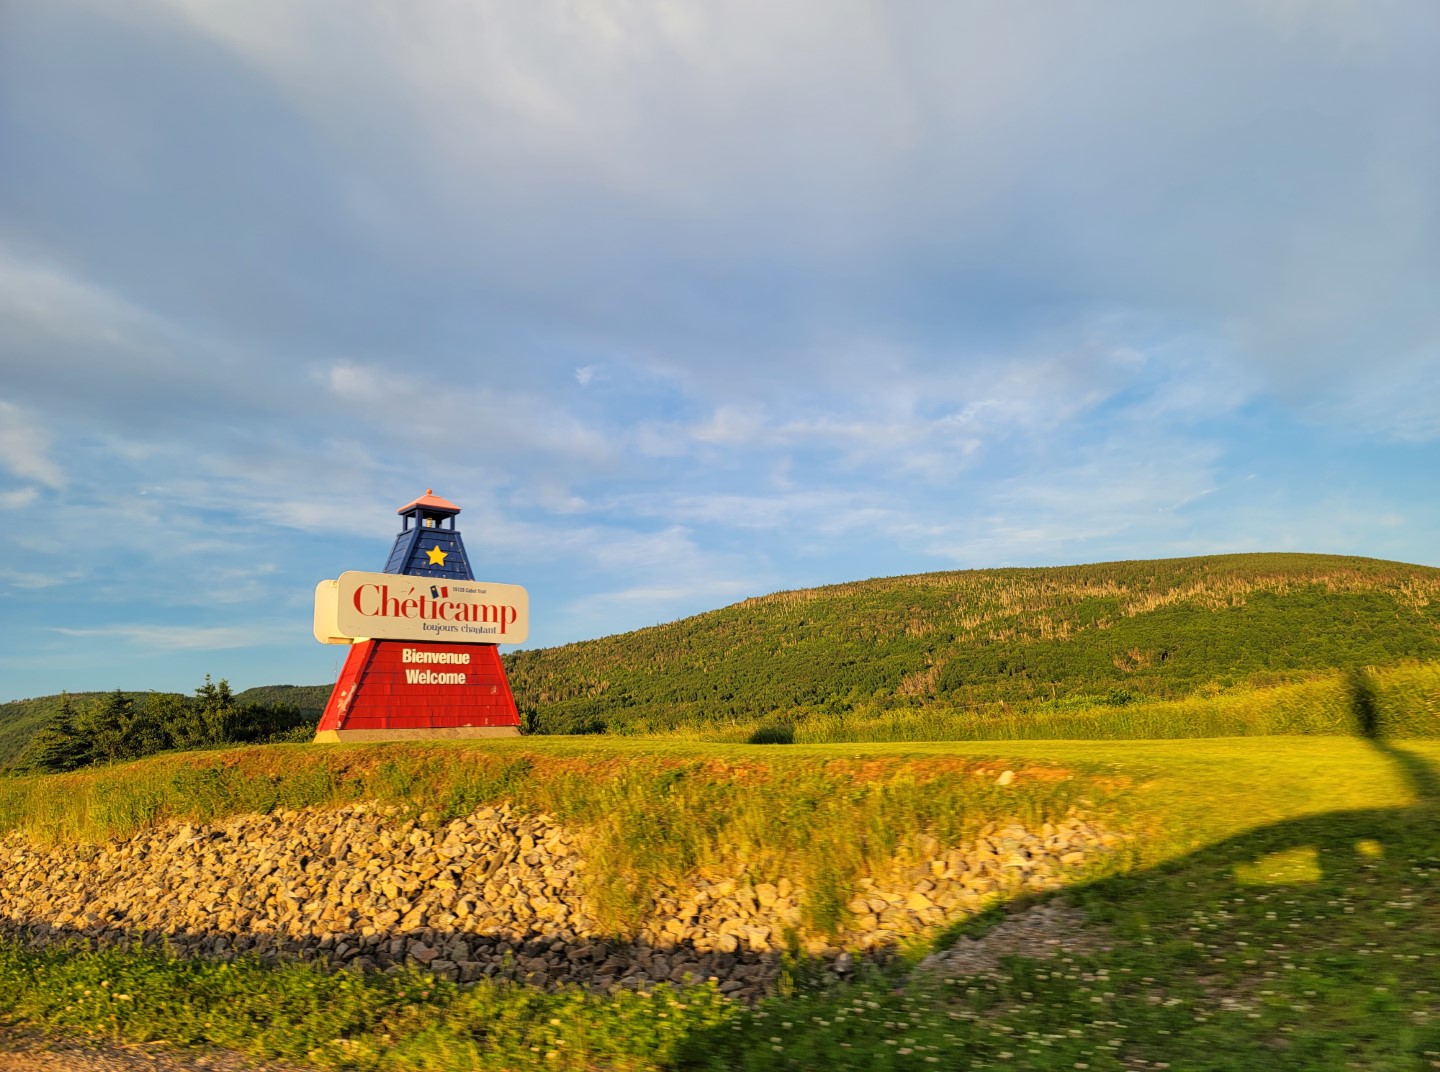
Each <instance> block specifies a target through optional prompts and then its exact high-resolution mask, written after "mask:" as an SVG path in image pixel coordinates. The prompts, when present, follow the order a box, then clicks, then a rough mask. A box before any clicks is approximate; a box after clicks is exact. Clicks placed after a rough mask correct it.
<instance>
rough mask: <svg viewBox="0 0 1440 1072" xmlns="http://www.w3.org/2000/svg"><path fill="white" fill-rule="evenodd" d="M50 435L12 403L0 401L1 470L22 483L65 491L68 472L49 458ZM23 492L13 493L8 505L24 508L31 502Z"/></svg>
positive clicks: (47, 430) (36, 421) (46, 429)
mask: <svg viewBox="0 0 1440 1072" xmlns="http://www.w3.org/2000/svg"><path fill="white" fill-rule="evenodd" d="M51 438H52V437H51V435H50V431H49V429H48V428H46V427H44V426H43V425H42V424H41V423H40V422H39V421H38V420H36V419H35V418H34V417H33V416H31V415H30V414H28V413H26V412H25V411H23V410H21V409H20V407H19V406H16V405H13V404H12V403H9V402H5V401H0V468H3V469H5V470H6V471H8V472H9V473H10V474H11V475H12V476H15V477H18V478H19V479H21V480H33V481H35V482H37V483H39V484H43V485H44V486H45V487H47V488H52V489H59V488H63V487H64V486H65V485H66V483H67V481H66V479H65V472H64V470H62V469H61V468H60V466H59V465H57V464H56V463H55V462H54V461H53V460H51V458H50V441H51ZM26 494H28V493H27V492H26V491H24V490H22V491H19V492H13V493H11V501H10V502H8V503H7V505H11V506H23V505H25V503H26V502H28V501H30V500H28V499H25V498H24V496H25V495H26Z"/></svg>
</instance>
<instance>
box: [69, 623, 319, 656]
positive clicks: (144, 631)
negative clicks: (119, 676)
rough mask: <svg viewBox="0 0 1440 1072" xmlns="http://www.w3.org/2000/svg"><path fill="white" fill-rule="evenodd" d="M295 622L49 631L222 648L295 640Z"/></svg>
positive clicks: (152, 645)
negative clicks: (293, 636) (293, 635)
mask: <svg viewBox="0 0 1440 1072" xmlns="http://www.w3.org/2000/svg"><path fill="white" fill-rule="evenodd" d="M295 631H296V630H295V623H294V622H289V621H286V622H269V623H263V624H262V623H252V624H248V625H225V626H209V627H194V626H182V625H107V626H102V627H99V628H95V629H75V628H68V627H63V626H51V627H50V632H52V633H59V634H61V635H62V636H67V637H74V638H76V639H86V640H89V639H104V640H119V641H122V642H124V643H126V644H130V645H133V646H135V647H137V648H141V649H145V650H148V651H223V650H225V649H230V648H264V647H272V646H274V645H277V644H286V645H288V644H292V643H293V642H294V641H293V639H292V636H291V634H293V633H294V632H295Z"/></svg>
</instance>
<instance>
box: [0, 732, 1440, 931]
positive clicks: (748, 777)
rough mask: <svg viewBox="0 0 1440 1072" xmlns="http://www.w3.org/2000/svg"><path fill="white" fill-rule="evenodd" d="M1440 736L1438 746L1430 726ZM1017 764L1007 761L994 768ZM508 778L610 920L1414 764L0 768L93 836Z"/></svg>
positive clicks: (981, 758) (1298, 743)
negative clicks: (1043, 828)
mask: <svg viewBox="0 0 1440 1072" xmlns="http://www.w3.org/2000/svg"><path fill="white" fill-rule="evenodd" d="M1427 747H1431V748H1432V749H1433V748H1434V747H1440V746H1427ZM1004 770H1013V771H1015V772H1016V777H1015V779H1014V781H1013V782H1012V783H1011V784H1009V785H1003V786H1002V785H999V784H997V775H998V774H999V773H1000V772H1002V771H1004ZM500 799H508V800H511V801H513V802H515V803H516V804H518V805H519V806H520V807H522V808H526V809H531V810H534V811H544V812H547V813H549V814H551V815H553V816H556V817H557V818H559V819H560V820H561V821H563V822H565V823H567V824H569V825H572V826H574V827H575V828H576V829H577V830H578V831H579V832H580V833H581V836H582V838H583V839H584V840H585V842H586V845H587V850H586V851H587V857H588V858H589V860H590V866H589V869H588V874H589V881H590V882H591V883H592V887H591V888H592V891H593V894H594V896H595V897H596V898H597V901H598V902H599V907H600V908H601V910H602V912H603V914H604V915H605V916H606V917H607V919H608V920H609V921H610V922H611V923H612V924H613V925H614V926H616V927H617V928H621V929H623V928H624V927H625V926H626V924H627V922H628V921H629V920H632V919H634V918H635V917H636V915H637V914H639V913H642V912H644V911H645V910H646V908H647V906H648V903H649V901H648V898H649V894H650V890H651V888H652V886H653V884H654V881H655V880H666V881H677V880H680V879H683V878H684V877H686V876H688V875H690V874H692V873H694V872H696V871H697V870H708V871H711V872H713V873H719V874H733V873H735V872H736V870H737V869H739V868H740V867H742V866H745V867H748V868H750V873H751V875H752V877H753V878H755V879H756V880H757V881H758V880H764V879H769V880H778V879H779V878H781V877H788V878H790V879H791V880H792V881H794V882H796V883H797V884H798V885H800V886H802V887H803V888H804V889H805V890H806V891H807V893H806V897H807V902H806V903H805V904H804V905H803V906H802V907H803V908H804V911H805V912H806V915H807V918H808V919H810V920H811V921H812V923H813V924H814V925H816V926H818V927H822V928H823V927H825V926H827V925H829V924H831V923H833V921H834V919H835V915H834V914H835V913H836V912H837V911H838V905H840V904H843V903H844V901H846V900H848V898H849V896H850V891H851V889H852V888H853V885H854V883H855V881H856V880H857V879H859V878H861V877H865V876H867V875H874V874H878V873H880V872H881V871H882V870H883V869H884V868H885V867H886V866H888V865H889V864H890V863H891V862H892V861H893V860H895V859H906V858H912V859H919V858H921V853H922V848H921V846H922V845H923V844H924V841H925V839H927V838H934V839H935V840H937V841H939V842H940V843H941V844H944V845H953V844H957V843H959V842H962V841H964V840H965V839H967V838H969V837H970V836H973V834H974V832H975V830H976V829H977V828H978V827H979V826H981V825H983V824H984V823H986V822H987V821H990V820H992V819H997V818H1007V817H1012V816H1013V817H1016V818H1020V819H1022V820H1024V821H1026V822H1028V823H1033V824H1038V823H1040V822H1043V821H1046V820H1047V819H1049V820H1053V819H1057V818H1059V817H1062V816H1063V815H1064V814H1065V812H1066V810H1067V809H1068V808H1070V807H1079V808H1081V809H1083V810H1084V811H1086V812H1087V813H1088V814H1092V815H1095V816H1098V817H1101V818H1102V819H1103V820H1104V821H1105V822H1106V823H1107V824H1109V825H1112V826H1113V827H1115V828H1117V829H1121V830H1124V831H1128V832H1130V833H1133V834H1135V835H1136V837H1135V838H1134V839H1133V845H1134V852H1135V856H1134V858H1133V859H1132V858H1130V857H1129V856H1125V857H1117V858H1116V859H1114V860H1113V861H1111V863H1112V865H1113V866H1122V865H1123V866H1126V867H1128V866H1132V865H1140V864H1148V863H1154V862H1158V861H1160V860H1163V859H1166V858H1169V857H1171V856H1174V855H1176V854H1178V853H1184V852H1188V851H1190V850H1191V849H1193V848H1195V847H1196V846H1199V845H1203V844H1206V843H1208V842H1211V841H1215V840H1218V839H1220V838H1224V837H1229V836H1233V835H1235V834H1237V833H1239V832H1242V831H1245V830H1249V829H1252V828H1254V827H1255V826H1258V825H1263V824H1266V823H1272V822H1278V821H1283V820H1287V819H1292V818H1295V817H1297V816H1301V815H1310V814H1315V813H1317V812H1323V811H1327V810H1331V809H1337V808H1364V807H1388V806H1401V805H1404V804H1406V803H1408V802H1409V801H1410V800H1411V795H1410V793H1409V791H1408V790H1407V787H1406V783H1405V781H1404V779H1403V777H1401V775H1400V774H1399V773H1398V772H1397V771H1396V770H1395V769H1394V767H1393V765H1392V764H1390V763H1387V762H1386V761H1385V760H1384V759H1383V757H1381V756H1380V755H1378V754H1377V752H1376V751H1375V749H1373V748H1371V747H1369V746H1368V745H1366V744H1365V743H1363V742H1361V741H1358V740H1356V739H1354V738H1330V737H1314V738H1288V737H1275V738H1267V739H1266V740H1265V741H1264V742H1263V743H1262V742H1258V741H1253V740H1246V739H1239V738H1235V739H1220V740H1189V741H1137V742H1118V741H1014V742H1005V743H998V742H992V743H989V744H985V743H978V742H977V743H949V744H941V743H936V744H913V745H906V744H872V745H814V746H803V745H795V746H790V747H787V748H774V747H767V746H759V745H717V744H689V743H683V742H660V741H636V740H632V739H615V738H584V739H578V740H577V739H571V740H552V739H544V738H530V739H524V738H522V739H519V740H512V741H492V742H485V743H469V744H448V745H430V746H422V745H409V744H407V745H386V746H349V747H338V746H337V747H330V748H326V749H317V748H314V747H311V746H305V745H270V746H259V747H251V748H243V749H233V750H228V751H217V752H203V753H187V754H176V755H169V756H157V757H152V758H150V759H146V760H142V761H139V762H136V763H131V764H124V765H117V766H113V767H107V768H99V769H94V770H88V771H82V772H76V773H74V774H68V775H49V776H30V777H15V778H8V779H0V830H18V831H21V832H23V833H25V834H26V835H27V836H29V837H32V838H36V839H39V840H43V841H51V842H53V841H67V842H73V841H94V840H98V839H101V838H105V837H108V836H111V835H115V834H126V833H130V832H132V831H134V830H137V829H140V828H142V827H145V826H148V825H151V824H154V823H159V822H163V821H165V820H167V819H171V818H184V819H189V820H196V821H201V822H210V821H215V820H217V819H221V818H224V817H225V816H227V815H231V814H237V813H244V812H257V811H259V812H265V811H270V810H272V809H274V808H277V807H290V808H298V807H304V806H310V805H327V804H339V803H343V802H349V801H354V800H381V801H389V802H394V803H405V804H411V805H413V806H414V808H415V811H416V813H417V814H420V813H423V814H424V815H426V816H427V817H428V818H429V819H430V820H433V821H435V822H440V821H443V820H446V819H449V818H451V817H454V816H458V815H464V814H467V813H468V812H469V811H471V810H473V809H474V808H476V807H478V806H479V805H481V804H483V803H487V802H491V801H495V800H500Z"/></svg>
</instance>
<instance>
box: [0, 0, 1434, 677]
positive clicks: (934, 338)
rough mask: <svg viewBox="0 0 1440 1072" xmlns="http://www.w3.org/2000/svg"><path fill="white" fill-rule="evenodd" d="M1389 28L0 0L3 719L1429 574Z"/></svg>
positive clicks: (1251, 19) (1313, 19)
mask: <svg viewBox="0 0 1440 1072" xmlns="http://www.w3.org/2000/svg"><path fill="white" fill-rule="evenodd" d="M1436 55H1440V5H1436V4H1434V3H1431V2H1430V0H1416V2H1413V3H1411V2H1392V0H1367V2H1363V3H1362V2H1359V0H1356V2H1336V0H1251V2H1236V0H1211V2H1207V3H1204V4H1193V3H1181V2H1179V0H1176V2H1173V3H1172V2H1168V0H1167V2H1162V3H1156V2H1154V0H1139V2H1130V0H1110V2H1107V3H1103V4H1096V3H1085V2H1080V0H1073V2H1059V0H1056V2H1050V3H1034V4H1004V3H973V2H964V0H955V2H950V0H947V2H935V3H928V2H924V0H911V2H900V0H896V2H894V3H888V4H887V3H879V2H875V3H858V2H852V0H753V2H752V0H717V2H713V3H712V2H705V3H700V2H698V0H697V2H693V3H684V2H675V0H584V2H574V0H566V2H561V0H525V2H523V3H515V2H493V3H492V2H481V0H407V2H406V3H393V2H383V0H127V2H126V3H124V4H115V3H113V2H112V0H90V2H87V0H0V700H9V699H14V698H19V697H25V696H36V695H44V694H50V693H55V692H58V691H60V690H62V689H68V690H71V691H80V690H89V689H113V688H125V689H151V688H153V689H163V690H176V691H189V690H191V689H194V688H195V687H196V686H198V685H199V684H200V683H201V682H202V681H203V679H204V676H205V675H206V674H211V675H214V676H215V677H216V678H221V677H224V678H227V679H228V680H229V681H230V682H231V683H232V685H234V686H235V687H237V688H245V687H250V686H254V685H262V684H318V683H322V682H329V681H333V680H334V677H335V675H336V674H337V673H338V671H339V667H340V664H341V662H342V658H343V654H344V651H343V649H342V648H338V647H333V646H332V647H326V646H322V645H320V644H317V643H316V642H315V641H314V639H313V637H312V636H311V633H310V629H311V602H312V598H313V596H312V593H313V590H314V586H315V584H316V583H317V582H318V581H320V580H322V579H325V578H331V577H335V576H337V575H338V574H339V573H340V572H342V571H344V570H347V569H360V570H379V569H380V568H382V567H383V565H384V562H385V559H386V556H387V554H388V551H389V549H390V545H391V543H392V541H393V539H394V536H395V533H396V532H397V531H398V524H397V520H398V519H397V517H396V514H395V511H396V509H397V508H398V507H400V506H402V505H403V504H405V503H407V502H409V501H410V500H411V499H413V498H414V497H415V496H417V495H419V494H421V493H423V492H424V490H425V489H426V488H434V489H435V491H436V493H437V494H440V495H442V496H444V497H446V498H448V499H450V500H452V501H454V502H456V503H457V504H459V505H460V506H461V507H462V508H463V512H462V513H461V515H460V517H459V519H458V521H459V526H458V527H459V528H460V530H461V531H462V533H463V534H464V539H465V543H466V547H467V550H468V552H469V556H470V559H471V561H472V564H473V565H474V568H475V572H476V575H477V577H478V578H480V579H482V580H490V581H501V582H507V583H514V584H521V585H524V586H525V587H526V588H528V589H529V592H530V600H531V623H532V624H531V633H530V639H529V641H528V644H529V645H530V646H549V645H554V644H560V643H568V642H571V641H575V640H582V639H586V638H590V637H595V636H602V635H606V634H610V633H616V632H622V631H626V630H630V629H634V628H639V627H642V626H646V625H653V624H655V623H657V622H662V621H669V620H673V619H676V618H680V617H684V616H687V615H690V614H695V613H699V612H702V611H705V610H709V609H713V608H716V607H719V606H724V605H726V604H729V603H733V602H736V601H738V600H741V599H744V598H746V597H748V596H754V595H761V594H765V593H767V592H772V591H777V590H782V589H791V588H800V587H808V586H812V585H818V584H825V583H833V582H842V581H848V580H856V579H860V578H865V577H875V576H888V575H896V574H905V573H914V572H921V571H931V570H947V569H969V568H984V567H994V566H1016V565H1058V564H1072V563H1081V562H1095V561H1109V560H1116V559H1140V558H1159V557H1172V556H1182V555H1197V554H1211V553H1225V552H1239V551H1311V552H1325V553H1335V554H1354V555H1367V556H1373V557H1378V558H1387V559H1398V560H1402V561H1406V562H1413V563H1423V564H1428V565H1440V495H1437V491H1440V479H1437V471H1440V193H1437V192H1440V64H1436V63H1435V62H1434V59H1435V56H1436Z"/></svg>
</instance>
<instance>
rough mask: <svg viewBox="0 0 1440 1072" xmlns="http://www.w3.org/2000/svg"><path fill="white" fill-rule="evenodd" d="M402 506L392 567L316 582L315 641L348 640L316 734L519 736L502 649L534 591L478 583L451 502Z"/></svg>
mask: <svg viewBox="0 0 1440 1072" xmlns="http://www.w3.org/2000/svg"><path fill="white" fill-rule="evenodd" d="M396 513H398V514H400V516H401V517H402V518H404V523H403V528H401V530H400V533H399V535H397V536H396V537H395V546H394V547H393V548H392V549H391V551H390V560H389V561H388V562H387V563H386V564H385V572H383V573H361V572H356V571H351V572H347V573H342V574H341V575H340V577H339V578H338V579H336V580H333V581H321V582H320V583H319V584H318V585H317V586H316V588H315V639H317V640H319V641H320V642H321V643H322V644H348V645H350V653H349V655H347V656H346V658H345V667H344V669H342V670H341V671H340V680H339V681H337V682H336V683H335V688H334V691H332V692H331V693H330V702H329V703H327V704H326V705H325V714H324V715H323V716H321V719H320V726H319V729H318V731H317V732H316V734H315V740H316V742H317V743H320V742H339V741H395V740H428V739H436V738H446V737H512V736H515V735H516V734H518V733H519V732H520V714H519V712H518V711H517V710H516V708H515V697H514V696H513V695H512V694H511V692H510V683H509V682H508V681H507V680H506V679H505V667H504V665H503V664H502V663H501V662H500V649H499V647H498V646H497V645H499V644H519V643H521V642H522V641H524V639H525V637H526V634H527V633H528V631H529V621H530V597H529V594H528V593H527V592H526V591H525V589H523V588H521V587H520V586H518V585H513V584H492V583H489V582H485V581H477V580H475V575H474V574H473V573H471V572H470V560H469V558H468V557H467V556H466V554H465V545H464V543H463V542H461V539H460V533H459V531H458V530H456V528H455V515H457V514H458V513H460V507H458V506H456V505H455V504H454V503H452V502H447V501H446V500H444V499H442V498H440V497H439V496H438V495H436V494H435V493H434V492H433V491H432V490H431V489H429V488H427V489H426V490H425V494H424V495H422V496H420V498H418V499H416V500H415V501H414V502H411V503H407V504H406V505H404V506H402V507H400V509H399V510H397V511H396Z"/></svg>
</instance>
